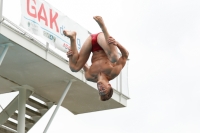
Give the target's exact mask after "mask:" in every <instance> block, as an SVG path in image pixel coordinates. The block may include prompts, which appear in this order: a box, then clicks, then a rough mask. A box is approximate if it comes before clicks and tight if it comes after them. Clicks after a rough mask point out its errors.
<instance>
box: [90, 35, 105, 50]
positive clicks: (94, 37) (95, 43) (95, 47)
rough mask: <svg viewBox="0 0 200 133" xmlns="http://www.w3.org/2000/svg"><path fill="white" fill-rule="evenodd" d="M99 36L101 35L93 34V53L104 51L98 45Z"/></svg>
mask: <svg viewBox="0 0 200 133" xmlns="http://www.w3.org/2000/svg"><path fill="white" fill-rule="evenodd" d="M100 33H101V32H100ZM98 35H99V33H97V34H91V37H92V52H94V51H99V50H103V49H102V48H101V46H100V45H99V44H98V42H97V36H98Z"/></svg>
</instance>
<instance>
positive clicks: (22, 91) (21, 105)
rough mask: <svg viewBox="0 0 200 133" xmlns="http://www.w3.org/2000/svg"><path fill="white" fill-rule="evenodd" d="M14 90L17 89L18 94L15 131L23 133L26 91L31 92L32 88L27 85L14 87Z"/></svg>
mask: <svg viewBox="0 0 200 133" xmlns="http://www.w3.org/2000/svg"><path fill="white" fill-rule="evenodd" d="M15 90H18V91H19V96H18V125H17V132H18V133H25V112H26V95H27V91H29V90H30V91H31V92H33V91H34V89H33V88H32V87H30V86H28V85H23V86H19V87H15Z"/></svg>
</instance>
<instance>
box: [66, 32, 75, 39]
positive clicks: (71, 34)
mask: <svg viewBox="0 0 200 133" xmlns="http://www.w3.org/2000/svg"><path fill="white" fill-rule="evenodd" d="M63 34H64V35H65V36H67V37H69V38H70V39H76V32H75V31H67V30H64V31H63Z"/></svg>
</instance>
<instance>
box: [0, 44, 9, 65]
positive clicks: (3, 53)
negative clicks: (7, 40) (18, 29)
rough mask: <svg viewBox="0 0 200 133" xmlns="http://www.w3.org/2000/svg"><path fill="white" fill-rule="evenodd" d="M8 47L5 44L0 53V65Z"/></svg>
mask: <svg viewBox="0 0 200 133" xmlns="http://www.w3.org/2000/svg"><path fill="white" fill-rule="evenodd" d="M8 48H9V46H8V45H5V47H4V50H3V52H2V54H1V55H0V65H1V63H2V61H3V59H4V57H5V55H6V53H7V51H8Z"/></svg>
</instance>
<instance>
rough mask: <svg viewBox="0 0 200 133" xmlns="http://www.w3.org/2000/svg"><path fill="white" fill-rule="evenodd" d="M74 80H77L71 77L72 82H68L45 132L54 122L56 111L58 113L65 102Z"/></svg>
mask: <svg viewBox="0 0 200 133" xmlns="http://www.w3.org/2000/svg"><path fill="white" fill-rule="evenodd" d="M73 81H75V80H73V79H71V80H70V82H69V83H68V85H67V87H66V89H65V91H64V93H63V95H62V97H61V98H60V100H59V102H58V104H57V106H56V109H55V110H54V112H53V114H52V116H51V118H50V120H49V122H48V124H47V126H46V128H45V130H44V132H43V133H46V132H47V130H48V128H49V126H50V125H51V122H52V121H53V119H54V116H55V115H56V113H57V111H58V109H59V107H60V105H61V104H62V102H63V100H64V98H65V96H66V95H67V92H68V90H69V88H70V86H71V85H72V82H73Z"/></svg>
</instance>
